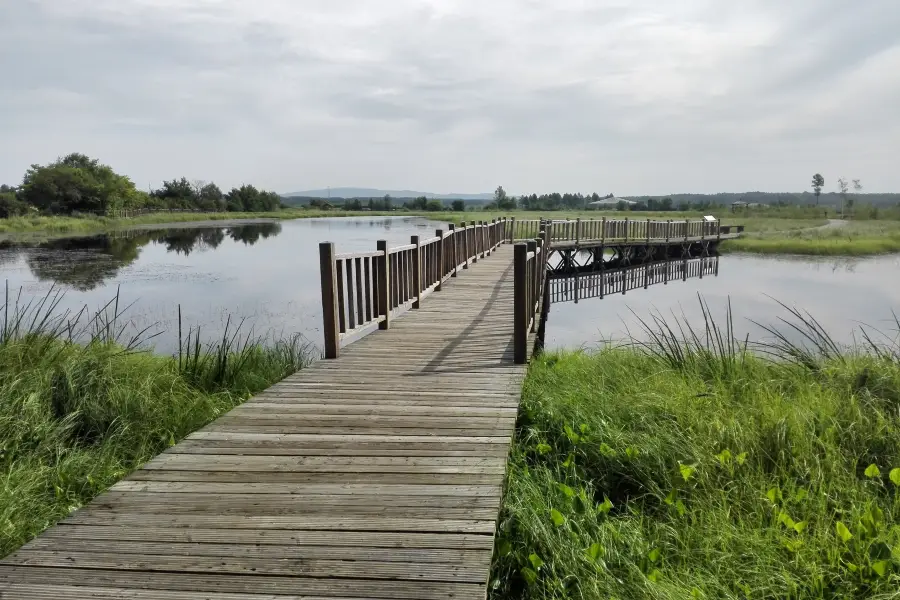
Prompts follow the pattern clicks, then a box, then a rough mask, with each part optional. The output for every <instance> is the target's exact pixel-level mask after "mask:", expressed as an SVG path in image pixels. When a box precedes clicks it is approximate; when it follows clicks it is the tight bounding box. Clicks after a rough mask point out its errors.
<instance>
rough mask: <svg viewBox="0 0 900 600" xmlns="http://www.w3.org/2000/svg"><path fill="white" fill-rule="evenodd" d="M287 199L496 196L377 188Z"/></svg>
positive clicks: (310, 193) (311, 193) (306, 193)
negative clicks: (387, 196)
mask: <svg viewBox="0 0 900 600" xmlns="http://www.w3.org/2000/svg"><path fill="white" fill-rule="evenodd" d="M281 195H282V196H284V197H285V198H292V197H295V196H297V197H302V198H328V197H331V198H383V197H384V196H385V195H390V196H391V198H396V199H400V198H419V197H421V196H425V197H426V198H428V199H429V200H430V199H432V198H434V199H437V200H482V201H489V200H492V199H493V198H494V194H487V193H486V194H434V193H432V192H416V191H413V190H379V189H375V188H353V187H340V188H331V189H330V190H327V189H326V190H306V191H303V192H290V193H288V194H281Z"/></svg>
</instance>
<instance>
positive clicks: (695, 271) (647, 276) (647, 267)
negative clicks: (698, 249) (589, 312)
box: [548, 257, 719, 304]
mask: <svg viewBox="0 0 900 600" xmlns="http://www.w3.org/2000/svg"><path fill="white" fill-rule="evenodd" d="M718 273H719V258H718V257H702V258H690V259H687V260H677V259H676V260H664V261H659V262H654V263H647V264H644V265H635V266H631V267H623V268H619V269H610V270H608V271H596V272H593V273H579V274H577V275H571V276H568V277H559V278H552V279H550V280H549V283H548V285H549V288H550V293H549V296H550V302H551V303H553V304H555V303H558V302H571V301H574V302H578V301H579V300H585V299H587V298H603V297H605V296H609V295H611V294H624V293H625V292H628V291H631V290H636V289H640V288H643V289H647V288H648V287H649V286H651V285H654V284H658V283H668V282H669V281H676V280H682V281H686V280H688V279H690V278H694V277H699V278H700V279H703V277H705V276H711V275H718Z"/></svg>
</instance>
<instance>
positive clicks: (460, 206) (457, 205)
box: [452, 200, 466, 212]
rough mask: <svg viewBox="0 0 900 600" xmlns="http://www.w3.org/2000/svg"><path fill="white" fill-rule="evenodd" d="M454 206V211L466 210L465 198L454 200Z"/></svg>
mask: <svg viewBox="0 0 900 600" xmlns="http://www.w3.org/2000/svg"><path fill="white" fill-rule="evenodd" d="M452 206H453V212H466V202H465V200H454V201H453V204H452Z"/></svg>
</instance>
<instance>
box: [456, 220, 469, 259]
mask: <svg viewBox="0 0 900 600" xmlns="http://www.w3.org/2000/svg"><path fill="white" fill-rule="evenodd" d="M459 226H460V227H461V228H462V230H463V259H462V264H463V269H468V268H469V257H470V256H471V254H469V228H468V227H467V226H466V222H465V221H463V222H462V223H460V224H459Z"/></svg>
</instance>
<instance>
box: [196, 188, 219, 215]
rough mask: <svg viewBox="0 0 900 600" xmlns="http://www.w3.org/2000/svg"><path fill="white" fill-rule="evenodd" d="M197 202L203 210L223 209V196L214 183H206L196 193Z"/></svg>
mask: <svg viewBox="0 0 900 600" xmlns="http://www.w3.org/2000/svg"><path fill="white" fill-rule="evenodd" d="M197 198H198V204H199V206H200V208H201V209H203V210H225V196H224V195H223V194H222V190H220V189H219V186H217V185H216V184H214V183H207V184H206V185H204V186H203V187H201V188H200V191H199V192H198V193H197Z"/></svg>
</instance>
